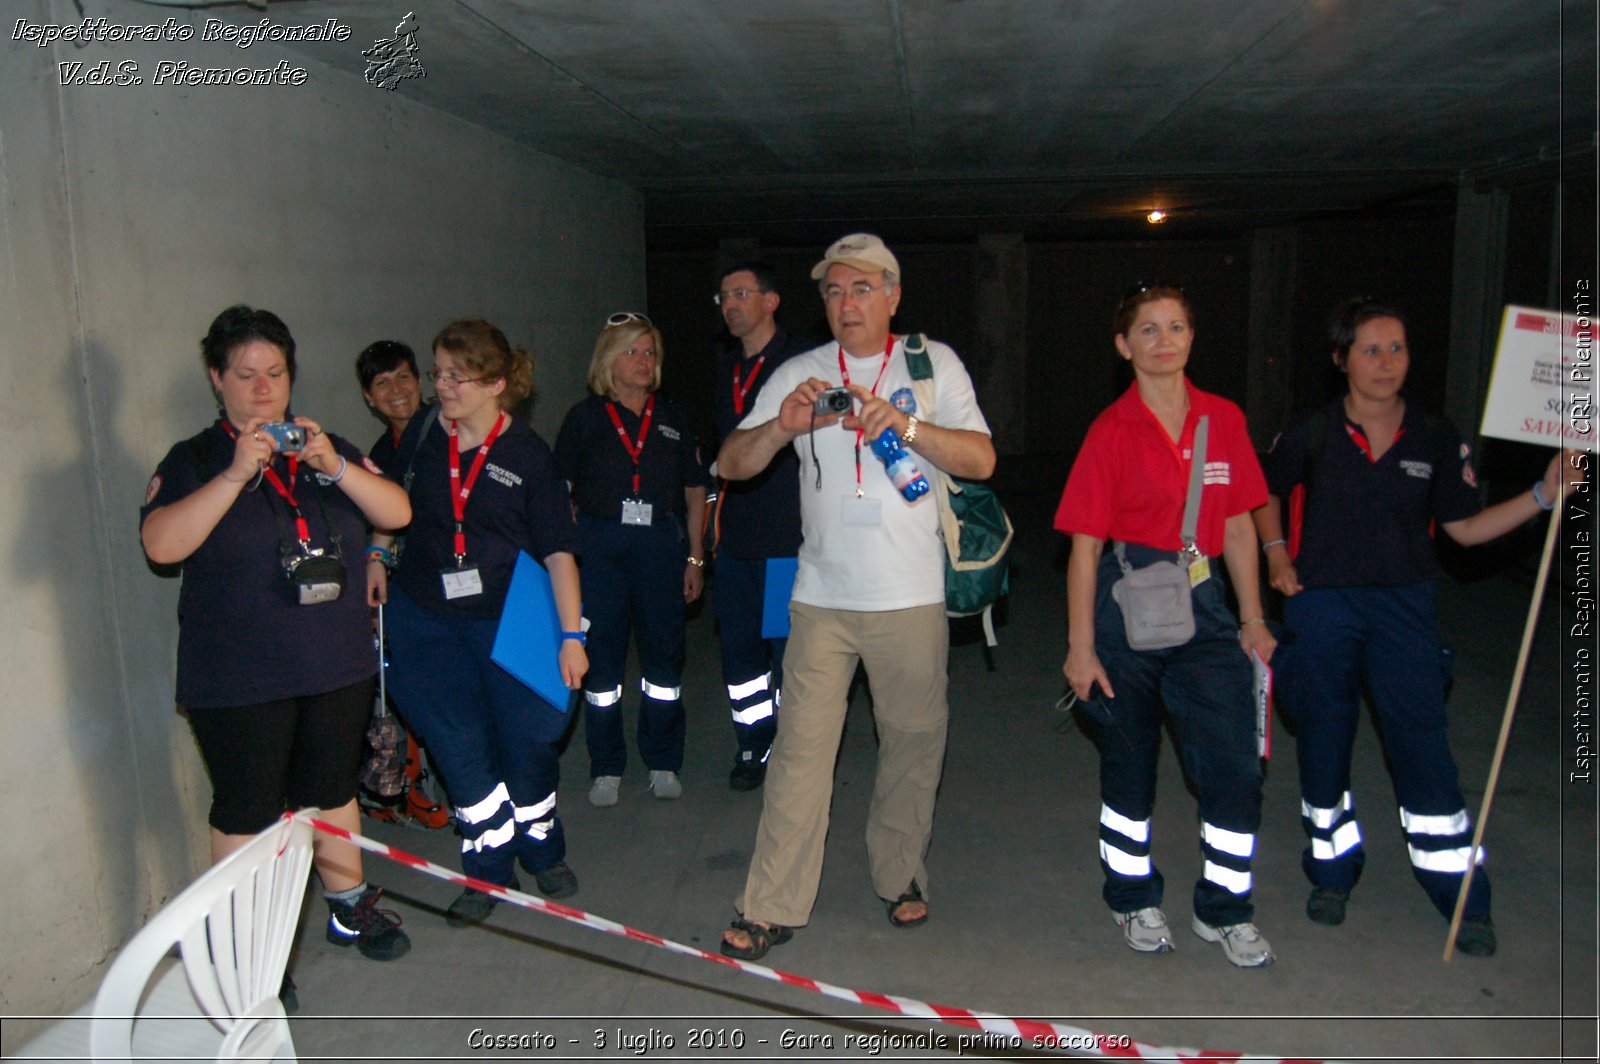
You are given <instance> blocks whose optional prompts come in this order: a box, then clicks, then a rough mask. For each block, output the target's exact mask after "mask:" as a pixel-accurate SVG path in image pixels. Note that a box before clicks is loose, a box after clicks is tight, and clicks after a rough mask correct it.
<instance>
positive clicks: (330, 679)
mask: <svg viewBox="0 0 1600 1064" xmlns="http://www.w3.org/2000/svg"><path fill="white" fill-rule="evenodd" d="M328 439H329V441H330V442H331V443H332V444H333V446H334V449H335V450H337V451H338V452H339V455H340V457H342V458H344V459H345V460H346V461H347V462H350V463H352V464H355V463H359V462H361V461H362V458H361V452H360V451H359V450H357V449H356V448H355V447H354V446H353V445H351V444H350V443H348V442H346V441H345V440H342V439H340V438H339V437H337V436H333V435H331V434H330V435H329V437H328ZM232 461H233V440H232V438H230V437H229V436H228V434H227V431H226V430H225V429H224V428H223V427H222V422H221V421H220V420H218V421H217V422H215V423H214V424H212V426H211V427H210V428H208V429H206V430H205V431H204V432H201V433H200V434H198V435H196V436H194V437H192V438H190V439H188V440H185V441H183V442H181V443H179V444H176V445H175V446H174V447H173V448H172V449H171V450H170V451H168V452H167V456H166V457H165V458H163V459H162V460H161V464H160V466H158V467H157V468H156V474H155V476H154V477H153V478H152V479H151V481H150V489H149V491H148V492H147V493H146V500H145V504H144V506H143V507H142V508H141V509H140V511H139V525H140V527H141V528H142V527H143V526H144V522H145V519H146V518H148V517H149V516H150V513H151V511H153V510H156V509H158V508H160V507H162V506H167V505H170V504H171V503H175V502H177V501H178V500H180V499H182V498H184V497H186V496H187V495H189V494H190V493H191V492H193V491H195V490H196V489H197V488H199V487H201V486H202V485H204V484H205V483H207V482H208V481H210V480H211V478H212V477H215V476H217V475H218V474H220V473H221V472H222V471H223V470H224V469H226V468H227V467H228V464H229V463H230V462H232ZM274 468H276V469H277V471H278V475H279V476H280V477H281V478H283V480H284V481H285V483H286V484H287V482H288V473H289V470H288V460H287V459H285V458H283V457H279V458H278V459H276V461H275V463H274ZM288 486H289V488H290V490H291V491H292V492H293V494H294V496H295V499H296V500H297V501H298V502H299V504H300V513H301V515H302V516H303V517H304V518H305V520H306V524H307V526H308V528H309V529H310V532H311V546H312V547H313V548H317V547H320V548H323V549H325V550H328V551H330V553H331V549H332V537H331V536H330V534H329V528H328V525H329V522H330V521H331V522H332V524H333V527H334V528H336V529H337V530H338V532H339V535H340V537H341V552H342V554H343V557H344V568H345V586H344V593H343V594H341V595H340V596H339V598H337V599H335V600H334V601H333V602H322V603H318V604H316V605H314V606H302V605H300V604H299V602H298V601H297V596H296V592H295V589H294V586H293V585H292V584H291V583H290V581H289V577H288V575H287V573H286V572H285V570H284V568H283V565H282V564H281V562H280V561H279V547H280V545H281V543H282V539H283V536H284V535H285V533H287V535H288V536H289V538H290V540H291V542H292V540H293V536H294V516H293V513H292V511H291V510H290V509H289V504H288V503H287V502H285V501H284V499H283V498H282V497H281V496H280V495H279V494H278V493H277V492H276V491H274V490H273V488H272V485H271V484H270V483H269V482H268V481H267V480H266V479H265V478H262V479H261V481H260V482H259V483H257V485H256V487H255V488H254V490H246V491H241V492H240V493H239V497H238V498H237V499H235V500H234V503H233V505H232V506H231V507H229V508H228V512H227V513H225V514H223V516H222V520H221V521H219V522H217V527H216V528H214V529H212V530H211V534H210V535H209V536H207V537H206V539H205V542H203V543H201V544H200V546H199V548H198V549H197V550H196V551H195V552H194V553H193V554H191V555H190V556H189V557H188V558H187V559H186V560H185V561H184V562H183V587H182V589H181V590H180V591H179V594H178V689H177V699H178V703H179V704H180V705H184V706H194V707H197V708H212V707H219V706H248V705H254V704H256V703H259V702H274V701H277V700H279V699H284V698H297V697H300V696H302V695H314V694H322V693H325V692H327V691H334V690H338V689H339V688H341V687H346V686H348V685H350V684H353V683H356V682H357V681H360V680H364V679H366V678H367V677H369V676H371V675H373V674H374V673H376V672H377V671H378V658H377V652H376V650H375V649H374V647H373V644H372V611H371V610H369V609H368V608H367V575H366V549H365V548H366V542H367V540H366V535H367V521H366V518H365V517H364V516H363V515H362V513H361V511H360V510H359V509H357V508H356V505H355V503H353V502H351V501H350V497H349V496H347V495H346V494H345V493H344V492H343V491H342V490H340V489H339V488H338V487H337V486H334V485H332V484H328V483H327V478H326V477H324V476H323V475H322V474H320V473H317V472H315V471H314V470H312V468H311V467H310V466H308V465H306V464H304V463H300V464H299V472H298V474H297V476H296V478H295V482H294V484H292V485H288ZM319 498H320V502H319ZM280 521H281V522H282V524H281V525H280Z"/></svg>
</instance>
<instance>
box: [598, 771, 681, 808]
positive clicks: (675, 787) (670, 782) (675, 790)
mask: <svg viewBox="0 0 1600 1064" xmlns="http://www.w3.org/2000/svg"><path fill="white" fill-rule="evenodd" d="M650 789H651V790H652V791H654V792H655V795H656V797H657V798H678V797H681V796H682V795H683V784H682V783H679V782H678V774H677V773H676V772H673V771H671V770H670V769H664V768H658V769H652V770H651V772H650ZM614 800H615V799H613V801H614Z"/></svg>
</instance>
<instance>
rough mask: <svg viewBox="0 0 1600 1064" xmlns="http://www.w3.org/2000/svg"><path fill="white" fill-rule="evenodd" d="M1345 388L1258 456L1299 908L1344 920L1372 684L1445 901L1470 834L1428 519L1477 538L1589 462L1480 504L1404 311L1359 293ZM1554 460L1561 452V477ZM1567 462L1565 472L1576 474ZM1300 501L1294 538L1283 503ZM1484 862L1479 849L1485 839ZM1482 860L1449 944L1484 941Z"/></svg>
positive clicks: (1461, 536) (1393, 771)
mask: <svg viewBox="0 0 1600 1064" xmlns="http://www.w3.org/2000/svg"><path fill="white" fill-rule="evenodd" d="M1328 334H1329V340H1330V342H1331V344H1332V348H1333V361H1334V364H1335V365H1336V366H1338V367H1339V369H1340V370H1341V371H1342V372H1343V373H1344V374H1345V377H1346V379H1347V382H1348V388H1347V391H1346V394H1345V395H1343V396H1341V397H1340V398H1339V399H1337V400H1335V401H1334V402H1332V403H1330V404H1329V405H1327V406H1325V407H1323V408H1322V409H1321V410H1319V411H1317V412H1316V413H1314V414H1310V415H1307V416H1305V417H1301V418H1298V419H1296V421H1295V422H1294V423H1293V424H1291V425H1290V426H1289V427H1288V428H1287V429H1286V430H1284V432H1283V433H1282V434H1281V435H1280V436H1279V437H1278V439H1277V440H1275V441H1274V442H1273V446H1272V451H1271V453H1270V454H1269V455H1268V456H1267V463H1266V468H1267V485H1268V489H1269V490H1270V492H1271V496H1270V497H1269V499H1268V502H1267V505H1266V506H1264V507H1262V508H1261V509H1260V510H1258V511H1257V512H1256V527H1257V529H1258V530H1259V532H1260V533H1261V540H1262V543H1263V549H1264V550H1265V552H1266V556H1267V565H1268V570H1269V579H1270V580H1271V583H1272V586H1273V587H1275V588H1277V589H1278V590H1279V591H1281V592H1282V593H1283V594H1284V595H1286V596H1288V597H1287V599H1286V600H1285V602H1284V606H1283V616H1284V622H1285V624H1286V625H1287V626H1288V630H1289V637H1288V638H1287V639H1286V640H1285V642H1284V646H1283V652H1282V653H1281V654H1280V656H1279V659H1278V661H1277V662H1276V663H1275V664H1276V666H1277V669H1276V684H1277V693H1278V697H1279V700H1280V704H1281V705H1282V706H1283V709H1284V712H1285V713H1286V714H1287V715H1288V716H1289V717H1290V718H1291V719H1292V720H1294V721H1295V723H1296V724H1297V726H1298V727H1297V730H1296V736H1295V739H1296V744H1295V749H1296V753H1297V755H1298V757H1299V762H1300V793H1301V803H1300V810H1301V821H1302V823H1303V824H1304V826H1305V829H1306V834H1307V835H1308V836H1309V837H1310V844H1309V845H1308V846H1307V847H1306V850H1305V854H1304V856H1303V857H1302V859H1301V867H1302V868H1303V869H1304V870H1305V874H1306V878H1307V879H1309V880H1310V881H1311V885H1312V889H1311V894H1310V896H1309V897H1308V898H1307V899H1306V915H1307V916H1309V917H1310V918H1311V919H1312V920H1313V921H1315V922H1316V923H1319V924H1329V925H1333V924H1339V923H1343V922H1344V918H1345V907H1346V902H1347V901H1348V900H1349V897H1350V891H1351V890H1352V888H1354V887H1355V885H1356V881H1357V880H1358V879H1359V878H1360V876H1361V869H1362V866H1363V864H1364V863H1365V861H1366V851H1365V849H1364V847H1363V846H1362V843H1361V829H1360V826H1359V825H1358V824H1357V822H1356V814H1355V798H1354V796H1353V794H1352V793H1351V788H1350V750H1351V744H1352V743H1353V742H1354V739H1355V728H1356V720H1357V717H1358V716H1359V710H1360V705H1361V691H1362V688H1363V686H1365V687H1366V688H1367V689H1368V690H1369V691H1370V692H1371V694H1372V701H1373V709H1374V712H1375V713H1376V714H1377V719H1378V722H1379V724H1380V726H1381V730H1380V735H1381V737H1382V740H1383V752H1384V759H1385V763H1386V764H1387V765H1388V768H1389V774H1390V778H1391V779H1393V781H1394V789H1395V797H1396V798H1397V799H1398V800H1399V803H1400V823H1401V826H1402V829H1403V830H1404V832H1405V836H1406V844H1407V849H1408V850H1409V852H1410V855H1411V870H1412V873H1413V874H1414V875H1415V876H1416V879H1417V881H1418V883H1420V884H1421V885H1422V888H1423V889H1424V890H1425V891H1426V892H1427V894H1428V897H1429V899H1430V900H1431V901H1432V902H1433V904H1434V906H1435V907H1436V908H1437V909H1438V910H1439V912H1440V913H1442V914H1443V915H1444V916H1445V917H1446V919H1448V918H1450V917H1451V916H1452V915H1453V914H1454V911H1455V903H1456V896H1457V894H1458V893H1459V892H1460V888H1461V880H1462V877H1463V876H1464V875H1465V874H1466V871H1467V867H1468V865H1467V862H1468V859H1469V854H1470V852H1471V849H1472V822H1471V818H1470V817H1469V816H1468V814H1467V809H1466V803H1465V800H1464V799H1463V798H1462V795H1461V787H1460V783H1459V780H1458V776H1457V772H1456V763H1455V759H1454V758H1453V757H1451V755H1450V745H1449V742H1448V740H1447V737H1446V732H1445V730H1446V727H1447V720H1446V714H1445V697H1444V696H1445V677H1444V673H1443V671H1442V668H1441V654H1442V651H1441V648H1440V643H1439V621H1438V615H1437V613H1436V612H1435V608H1434V596H1435V587H1434V581H1435V578H1436V575H1437V570H1436V565H1435V562H1434V552H1433V528H1434V526H1435V525H1437V526H1438V527H1439V528H1442V529H1444V531H1445V534H1446V535H1448V536H1449V537H1450V538H1451V539H1453V540H1455V541H1456V542H1457V543H1460V544H1462V545H1463V546H1471V545H1473V544H1477V543H1484V542H1487V541H1488V540H1491V539H1493V538H1495V537H1496V536H1500V535H1504V534H1505V533H1506V532H1509V531H1511V529H1513V528H1515V527H1517V526H1518V525H1520V524H1522V523H1523V522H1525V521H1528V520H1530V519H1532V518H1533V517H1535V516H1536V515H1537V514H1538V513H1539V512H1540V511H1541V510H1550V509H1552V508H1554V506H1555V505H1556V503H1557V502H1558V501H1559V500H1560V499H1561V498H1562V496H1563V494H1564V492H1565V491H1567V490H1570V488H1571V486H1572V484H1574V483H1576V482H1577V481H1581V480H1582V479H1583V474H1582V472H1581V471H1579V467H1577V466H1575V464H1574V463H1573V462H1572V461H1571V460H1570V458H1571V456H1570V455H1569V456H1566V457H1567V458H1568V459H1569V460H1567V461H1565V462H1564V461H1563V458H1564V456H1563V455H1559V454H1558V455H1556V456H1555V457H1554V458H1552V459H1550V463H1549V465H1548V466H1547V467H1546V469H1545V472H1544V476H1543V477H1542V478H1540V479H1539V480H1538V481H1536V482H1535V483H1534V485H1533V487H1532V488H1530V489H1528V490H1527V491H1524V492H1521V493H1520V494H1518V495H1515V496H1513V497H1512V498H1510V499H1507V500H1505V501H1504V502H1501V503H1498V504H1496V505H1494V506H1491V507H1489V508H1487V509H1485V508H1484V507H1483V503H1482V502H1481V501H1480V500H1479V498H1478V488H1477V477H1476V475H1475V474H1474V473H1473V470H1472V462H1471V455H1470V453H1469V451H1468V448H1467V445H1466V444H1465V443H1464V442H1462V439H1461V436H1460V435H1459V434H1458V433H1457V432H1456V430H1455V427H1454V426H1453V425H1451V424H1450V423H1449V422H1448V421H1446V420H1445V419H1444V418H1442V417H1436V416H1432V415H1425V414H1424V413H1423V412H1422V410H1421V409H1420V408H1419V407H1417V406H1416V404H1414V403H1410V402H1408V401H1407V400H1406V397H1405V395H1404V393H1403V391H1402V389H1403V388H1404V387H1405V382H1406V372H1407V370H1408V369H1409V368H1410V362H1411V355H1410V348H1409V346H1408V344H1407V340H1406V322H1405V317H1404V315H1403V314H1402V313H1401V311H1400V310H1399V309H1398V308H1396V307H1393V306H1389V305H1387V304H1383V303H1379V302H1376V301H1373V300H1370V299H1353V300H1350V301H1349V302H1347V303H1345V304H1344V305H1343V306H1341V307H1340V308H1339V309H1338V310H1337V311H1336V312H1335V313H1334V316H1333V319H1332V320H1331V322H1330V323H1329V328H1328ZM1563 467H1565V468H1567V469H1569V470H1572V471H1573V473H1572V474H1569V475H1568V477H1567V483H1565V484H1564V483H1563V473H1562V469H1563ZM1574 475H1575V478H1574ZM1289 499H1293V500H1294V501H1295V503H1296V505H1295V506H1294V507H1293V508H1294V509H1296V510H1297V511H1298V515H1297V519H1296V520H1295V521H1293V522H1292V524H1293V525H1294V529H1293V531H1294V533H1295V535H1294V538H1295V543H1294V544H1293V548H1294V552H1293V553H1291V544H1290V543H1289V542H1287V540H1288V538H1289V537H1287V536H1286V535H1285V531H1284V523H1283V504H1284V501H1285V500H1289ZM1478 859H1479V861H1480V863H1481V861H1482V859H1483V858H1482V854H1481V852H1480V854H1479V857H1478ZM1496 945H1497V943H1496V937H1495V930H1494V923H1493V920H1492V919H1491V917H1490V907H1489V877H1488V874H1487V873H1486V872H1485V871H1484V870H1483V869H1482V868H1479V869H1478V870H1477V871H1476V872H1474V873H1473V877H1472V886H1471V888H1470V890H1469V891H1468V894H1467V905H1466V909H1465V912H1464V913H1463V918H1462V923H1461V929H1460V931H1458V932H1457V933H1456V948H1457V949H1459V950H1460V951H1461V952H1462V953H1465V954H1468V955H1469V956H1478V957H1487V956H1490V955H1492V954H1493V953H1494V952H1495V948H1496Z"/></svg>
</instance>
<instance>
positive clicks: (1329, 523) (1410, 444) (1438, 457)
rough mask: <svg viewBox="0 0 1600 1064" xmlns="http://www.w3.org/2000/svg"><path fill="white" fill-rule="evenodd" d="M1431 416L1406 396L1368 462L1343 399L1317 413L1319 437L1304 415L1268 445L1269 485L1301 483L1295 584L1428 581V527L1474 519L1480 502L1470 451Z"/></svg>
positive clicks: (1432, 569) (1431, 563) (1431, 560)
mask: <svg viewBox="0 0 1600 1064" xmlns="http://www.w3.org/2000/svg"><path fill="white" fill-rule="evenodd" d="M1432 420H1434V419H1431V418H1429V417H1427V416H1425V415H1424V414H1423V412H1422V411H1421V410H1420V409H1419V408H1418V407H1417V406H1416V404H1415V403H1411V402H1407V403H1406V409H1405V414H1404V416H1403V418H1402V420H1401V422H1400V434H1399V436H1397V437H1396V438H1395V441H1394V443H1393V445H1392V446H1390V448H1389V449H1388V450H1387V451H1385V452H1384V454H1383V457H1382V458H1380V459H1378V460H1377V461H1376V462H1374V461H1372V460H1371V459H1369V458H1368V457H1367V450H1366V437H1365V436H1364V435H1363V434H1362V432H1361V427H1360V426H1359V425H1357V424H1356V423H1355V422H1353V421H1351V420H1349V419H1348V418H1347V417H1345V413H1344V399H1343V398H1342V397H1341V398H1339V399H1337V400H1335V401H1334V402H1332V403H1330V404H1329V405H1328V406H1326V407H1323V409H1322V412H1321V419H1320V423H1321V425H1322V432H1321V439H1319V440H1313V439H1310V434H1311V428H1312V425H1313V424H1315V423H1316V418H1315V417H1314V415H1312V414H1309V413H1308V414H1304V415H1301V416H1299V417H1296V418H1295V420H1294V421H1293V422H1291V423H1290V425H1289V427H1288V428H1287V429H1285V430H1284V431H1283V433H1282V434H1281V435H1280V436H1279V437H1278V439H1277V440H1276V441H1274V442H1273V445H1272V450H1271V451H1270V452H1269V453H1268V455H1267V459H1266V462H1265V463H1264V464H1265V467H1266V474H1267V490H1268V491H1270V492H1271V493H1272V494H1273V495H1276V496H1278V497H1279V499H1282V500H1288V499H1289V497H1290V494H1291V492H1293V490H1294V489H1295V487H1296V486H1297V485H1301V484H1305V487H1306V490H1305V500H1304V503H1303V508H1302V518H1301V522H1300V542H1299V548H1300V549H1299V552H1298V553H1297V554H1296V556H1295V559H1294V565H1295V572H1296V574H1297V575H1298V576H1299V577H1300V582H1301V583H1302V584H1304V585H1305V586H1306V587H1400V586H1404V585H1406V584H1415V583H1419V582H1421V581H1424V580H1432V579H1433V578H1434V577H1435V575H1436V573H1437V563H1436V561H1435V557H1434V550H1433V536H1432V526H1433V523H1434V522H1437V523H1439V524H1447V523H1449V522H1451V521H1460V520H1462V519H1463V518H1467V517H1471V516H1472V515H1473V514H1475V513H1477V512H1478V511H1479V510H1481V509H1482V508H1483V504H1482V503H1481V502H1480V501H1479V499H1478V490H1477V485H1478V481H1477V477H1476V475H1475V474H1474V473H1473V470H1472V454H1471V451H1470V449H1469V448H1468V447H1467V445H1466V443H1464V442H1463V441H1462V439H1461V435H1460V433H1458V432H1456V429H1455V426H1454V425H1451V424H1450V422H1449V421H1447V420H1445V419H1444V418H1442V417H1440V418H1438V419H1437V421H1435V425H1436V427H1435V429H1434V431H1433V432H1431V433H1430V432H1429V431H1428V422H1429V421H1432ZM1430 436H1432V439H1431V440H1430V438H1429V437H1430ZM1312 448H1318V449H1319V450H1318V456H1317V459H1316V461H1315V463H1313V462H1312V461H1311V457H1310V456H1311V449H1312ZM1313 466H1314V468H1313ZM1308 478H1309V480H1310V483H1306V481H1307V479H1308ZM1288 509H1289V508H1288V507H1286V509H1285V513H1286V514H1287V513H1288Z"/></svg>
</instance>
